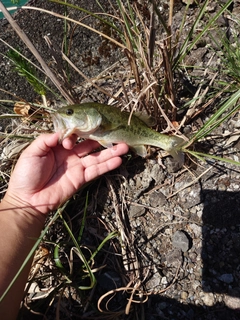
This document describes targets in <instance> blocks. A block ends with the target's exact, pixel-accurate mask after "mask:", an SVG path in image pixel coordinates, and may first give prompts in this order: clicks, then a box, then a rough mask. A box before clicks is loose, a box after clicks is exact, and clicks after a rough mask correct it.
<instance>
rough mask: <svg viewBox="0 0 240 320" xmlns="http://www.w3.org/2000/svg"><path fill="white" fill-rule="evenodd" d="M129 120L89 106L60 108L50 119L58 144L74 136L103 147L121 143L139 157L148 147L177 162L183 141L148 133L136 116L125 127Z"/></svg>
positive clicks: (108, 109) (105, 108) (116, 111)
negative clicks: (146, 146) (58, 134)
mask: <svg viewBox="0 0 240 320" xmlns="http://www.w3.org/2000/svg"><path fill="white" fill-rule="evenodd" d="M129 116H130V114H129V113H128V112H126V111H121V110H120V109H118V108H115V107H113V106H109V105H105V104H99V103H92V102H90V103H83V104H75V105H69V106H67V107H64V108H61V109H59V110H57V111H56V112H55V113H53V114H52V115H51V118H52V121H53V124H54V129H55V131H56V132H60V140H61V141H62V140H63V139H65V138H66V137H68V136H70V135H71V134H76V135H78V136H79V137H81V138H85V139H92V140H96V141H98V142H99V143H100V144H101V145H102V146H104V147H110V146H112V144H113V143H121V142H124V143H126V144H127V145H129V147H130V148H132V149H133V150H134V151H135V152H136V153H137V154H138V155H140V156H142V157H145V156H146V154H147V152H146V148H145V145H150V146H154V147H159V148H161V149H163V150H166V151H168V152H169V153H170V154H171V155H172V156H173V157H174V158H175V159H176V160H178V161H180V158H182V153H181V152H180V151H179V149H180V146H181V145H182V144H183V142H184V141H183V139H181V138H179V137H176V136H168V135H165V134H162V133H159V132H157V131H154V130H152V129H150V128H149V127H148V126H147V124H146V122H145V121H144V120H143V119H142V118H140V117H139V116H137V115H136V114H133V115H132V116H131V119H130V124H128V122H129Z"/></svg>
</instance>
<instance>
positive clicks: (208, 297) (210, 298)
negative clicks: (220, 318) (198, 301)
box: [201, 292, 215, 307]
mask: <svg viewBox="0 0 240 320" xmlns="http://www.w3.org/2000/svg"><path fill="white" fill-rule="evenodd" d="M201 298H202V301H203V303H204V304H205V305H206V306H208V307H212V306H213V305H214V302H215V299H214V295H213V293H211V292H210V293H208V292H203V293H202V295H201Z"/></svg>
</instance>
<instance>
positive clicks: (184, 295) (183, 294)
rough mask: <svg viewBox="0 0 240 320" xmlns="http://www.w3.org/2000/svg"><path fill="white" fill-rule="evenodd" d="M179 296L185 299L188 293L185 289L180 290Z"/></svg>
mask: <svg viewBox="0 0 240 320" xmlns="http://www.w3.org/2000/svg"><path fill="white" fill-rule="evenodd" d="M180 297H181V299H182V300H187V298H188V293H187V292H186V291H182V292H181V295H180Z"/></svg>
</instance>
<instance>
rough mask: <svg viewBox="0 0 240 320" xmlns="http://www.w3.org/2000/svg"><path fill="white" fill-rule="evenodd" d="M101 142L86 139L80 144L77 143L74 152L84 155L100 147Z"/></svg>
mask: <svg viewBox="0 0 240 320" xmlns="http://www.w3.org/2000/svg"><path fill="white" fill-rule="evenodd" d="M99 147H100V144H99V143H98V142H97V141H94V140H84V141H82V142H80V143H79V144H76V145H75V147H74V148H73V151H74V153H75V154H76V155H77V156H78V157H79V158H81V157H84V156H86V155H87V154H88V153H91V152H93V151H94V150H96V149H98V148H99Z"/></svg>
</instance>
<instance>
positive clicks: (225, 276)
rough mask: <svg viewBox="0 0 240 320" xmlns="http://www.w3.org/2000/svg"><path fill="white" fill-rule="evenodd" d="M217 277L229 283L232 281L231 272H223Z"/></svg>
mask: <svg viewBox="0 0 240 320" xmlns="http://www.w3.org/2000/svg"><path fill="white" fill-rule="evenodd" d="M218 279H219V280H221V281H222V282H225V283H227V284H229V283H232V282H233V275H232V274H231V273H224V274H222V275H221V276H220V277H218Z"/></svg>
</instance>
